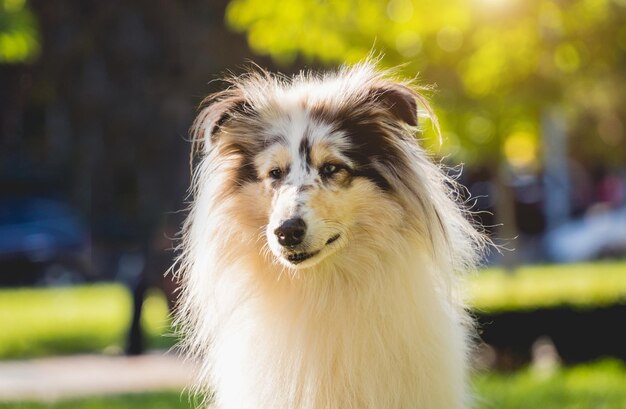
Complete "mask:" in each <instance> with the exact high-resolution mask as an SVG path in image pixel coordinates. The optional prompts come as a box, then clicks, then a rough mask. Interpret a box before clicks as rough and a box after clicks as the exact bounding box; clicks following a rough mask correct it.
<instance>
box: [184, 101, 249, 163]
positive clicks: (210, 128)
mask: <svg viewBox="0 0 626 409" xmlns="http://www.w3.org/2000/svg"><path fill="white" fill-rule="evenodd" d="M203 105H204V107H203V108H202V109H201V110H200V113H199V114H198V116H197V117H196V119H195V121H194V123H193V126H192V130H191V136H192V138H193V143H194V145H196V147H197V148H196V150H205V151H207V150H208V149H209V148H210V147H211V146H213V145H215V143H216V142H217V140H218V139H219V137H220V133H221V130H222V127H223V126H224V124H226V122H228V121H229V120H231V119H233V118H234V117H236V116H237V115H240V114H243V113H244V111H245V110H246V107H247V102H246V99H245V98H244V97H243V95H240V94H239V93H234V92H232V91H231V90H227V91H223V92H220V93H217V94H213V95H211V96H210V97H208V98H207V99H206V100H205V101H204V102H203Z"/></svg>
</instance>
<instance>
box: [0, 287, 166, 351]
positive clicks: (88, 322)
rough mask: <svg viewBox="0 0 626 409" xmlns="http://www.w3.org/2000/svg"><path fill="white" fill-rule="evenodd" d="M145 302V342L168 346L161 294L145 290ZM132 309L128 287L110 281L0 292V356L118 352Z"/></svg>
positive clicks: (155, 345)
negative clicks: (148, 292) (67, 286)
mask: <svg viewBox="0 0 626 409" xmlns="http://www.w3.org/2000/svg"><path fill="white" fill-rule="evenodd" d="M144 305H145V309H144V315H143V317H142V323H143V327H144V331H145V334H146V336H147V342H148V346H149V347H153V348H154V347H167V346H169V345H172V344H173V342H174V341H173V338H172V337H168V336H164V335H163V334H165V333H167V332H168V331H169V328H170V323H169V319H168V312H167V304H166V301H165V299H164V297H163V295H162V294H160V293H158V292H152V293H150V294H149V295H148V297H147V298H146V300H145V304H144ZM131 310H132V300H131V296H130V293H129V291H128V290H127V289H126V288H125V287H123V286H121V285H115V284H99V285H92V286H81V287H71V288H49V289H17V290H16V289H4V290H0V328H2V331H0V358H20V357H33V356H43V355H51V354H67V353H77V352H111V353H114V352H119V351H120V350H121V349H122V348H123V347H124V342H125V337H126V332H127V331H128V327H129V323H130V318H131Z"/></svg>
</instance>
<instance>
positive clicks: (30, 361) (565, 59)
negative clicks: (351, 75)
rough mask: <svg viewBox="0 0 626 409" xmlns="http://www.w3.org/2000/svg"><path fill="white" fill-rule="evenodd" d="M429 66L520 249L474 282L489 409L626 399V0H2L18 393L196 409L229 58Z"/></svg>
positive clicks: (480, 382) (63, 401) (418, 70)
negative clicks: (213, 98)
mask: <svg viewBox="0 0 626 409" xmlns="http://www.w3.org/2000/svg"><path fill="white" fill-rule="evenodd" d="M371 53H374V54H375V55H378V54H379V53H380V54H381V55H382V60H381V65H382V66H384V67H399V72H400V73H401V74H402V75H403V76H405V77H409V78H414V77H417V78H418V81H419V83H421V84H425V85H433V89H432V91H430V92H429V95H428V97H429V99H430V100H431V101H432V103H433V105H434V107H435V111H436V112H437V114H438V116H439V120H440V122H441V127H442V133H443V143H440V142H439V140H438V138H437V136H436V135H434V132H433V131H432V129H431V126H430V124H428V123H425V124H424V125H423V128H424V133H423V134H422V135H421V139H422V143H423V144H424V145H425V146H426V147H427V148H428V149H429V150H430V152H431V153H432V154H433V156H434V157H435V158H437V160H441V161H442V162H443V163H444V164H447V165H449V166H450V167H452V170H451V172H453V173H454V174H455V175H457V177H458V179H459V181H460V182H461V183H462V184H463V185H464V186H465V187H467V189H468V192H469V193H471V197H472V198H471V199H469V202H468V204H469V205H470V206H471V207H472V209H473V210H475V211H476V212H477V213H476V217H477V219H479V221H480V222H481V223H482V224H483V225H484V226H485V227H486V229H487V231H488V232H489V233H490V235H491V236H492V238H493V240H494V241H495V242H496V243H497V244H498V245H500V246H501V251H500V252H498V251H494V252H492V254H490V255H489V256H488V257H487V259H486V260H485V268H484V269H483V270H482V271H480V272H477V273H476V274H475V275H472V276H471V277H470V278H469V279H468V282H467V287H468V292H469V294H470V304H471V306H472V311H473V314H474V316H475V317H476V318H477V320H478V322H479V329H478V332H479V335H480V338H481V340H482V342H481V343H480V345H479V347H478V348H477V349H476V351H475V354H474V355H475V357H474V360H475V364H476V367H477V368H478V369H479V370H478V371H477V373H476V375H475V376H474V381H473V382H474V386H475V388H476V391H477V395H478V396H479V397H480V399H479V401H478V404H477V407H479V408H494V409H495V408H504V409H507V408H533V409H534V408H537V407H539V406H540V405H542V406H543V407H546V408H594V409H596V408H601V409H602V408H606V409H613V408H624V407H626V403H625V402H626V367H625V366H624V360H625V359H626V331H624V328H626V0H439V1H434V0H299V1H298V0H230V1H227V0H211V1H209V0H188V1H174V0H159V1H141V0H138V1H134V2H126V1H117V0H112V1H107V2H99V1H92V0H80V1H79V0H56V1H54V2H52V1H43V0H31V1H27V0H0V408H64V409H65V408H105V407H106V408H144V407H145V408H148V407H150V408H161V407H163V408H175V407H176V408H189V407H195V406H196V405H197V404H198V403H199V402H198V401H197V400H196V399H195V398H194V396H193V394H191V393H189V392H182V393H181V391H183V389H184V387H185V385H188V384H189V381H190V379H191V377H192V373H193V371H194V367H193V366H194V365H193V363H190V362H186V363H185V362H181V360H180V359H179V357H178V355H177V353H176V349H175V348H172V346H173V345H175V342H176V337H175V336H174V335H173V333H174V331H173V330H172V327H171V322H170V321H171V320H170V319H169V311H170V310H171V308H173V306H174V305H175V298H176V295H175V291H174V289H175V283H173V282H172V279H171V277H170V276H164V272H165V271H166V270H167V268H168V267H169V266H170V265H171V263H172V258H173V256H174V252H173V251H172V247H173V245H174V241H173V239H174V238H175V236H176V232H177V230H178V229H179V226H180V224H181V221H182V220H183V218H184V215H185V214H184V211H182V209H184V208H185V207H186V202H185V200H186V189H187V187H188V184H189V150H190V144H189V143H188V141H187V136H188V135H187V132H188V129H189V127H190V125H191V122H192V121H193V118H194V115H195V112H196V107H197V106H198V104H199V102H200V101H201V100H202V98H203V97H204V96H206V95H207V94H208V93H210V92H212V91H216V90H219V89H221V88H222V87H224V84H223V83H221V82H220V81H216V80H218V79H219V78H220V77H222V76H223V75H224V74H225V73H228V72H234V73H239V72H242V71H243V70H244V69H245V66H246V65H249V62H250V61H254V62H255V63H257V64H259V65H260V66H262V67H265V68H267V69H269V70H272V71H281V72H283V73H286V74H292V73H297V72H298V71H300V70H301V69H305V68H307V69H308V68H312V69H326V68H331V67H336V66H338V65H341V64H342V63H354V62H357V61H360V60H362V59H363V58H365V57H367V56H368V55H370V54H371Z"/></svg>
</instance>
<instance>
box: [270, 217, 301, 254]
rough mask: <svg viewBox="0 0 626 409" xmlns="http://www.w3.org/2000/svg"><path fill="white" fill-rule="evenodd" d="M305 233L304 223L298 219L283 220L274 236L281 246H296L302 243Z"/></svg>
mask: <svg viewBox="0 0 626 409" xmlns="http://www.w3.org/2000/svg"><path fill="white" fill-rule="evenodd" d="M305 233H306V223H305V222H304V220H302V219H301V218H299V217H294V218H293V219H288V220H285V221H284V222H283V223H282V224H281V225H280V226H278V228H277V229H276V230H274V234H275V235H276V237H278V242H279V243H280V245H281V246H286V247H290V246H297V245H298V244H300V243H302V240H303V239H304V234H305Z"/></svg>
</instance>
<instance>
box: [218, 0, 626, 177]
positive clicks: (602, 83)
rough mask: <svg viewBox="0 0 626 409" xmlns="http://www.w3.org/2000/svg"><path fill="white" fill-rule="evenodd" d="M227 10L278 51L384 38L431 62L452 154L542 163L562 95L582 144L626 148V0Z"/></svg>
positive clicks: (386, 61) (351, 51)
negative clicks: (546, 132)
mask: <svg viewBox="0 0 626 409" xmlns="http://www.w3.org/2000/svg"><path fill="white" fill-rule="evenodd" d="M226 18H227V21H228V23H229V24H230V26H231V27H232V28H234V29H236V30H239V31H246V32H247V37H248V42H249V44H250V46H251V47H252V49H253V50H254V51H256V52H258V53H261V54H269V55H271V56H272V57H273V58H274V59H275V60H277V61H278V62H282V63H289V62H291V61H292V60H294V58H295V57H296V56H297V55H302V56H303V57H304V58H305V59H306V60H308V61H312V60H319V61H321V62H323V63H325V64H334V63H338V62H344V61H346V62H355V61H358V60H361V59H363V58H365V57H366V56H367V55H368V54H369V53H370V52H371V50H372V49H374V50H379V51H381V52H383V53H384V58H383V61H382V63H383V65H385V66H396V65H401V70H402V72H403V73H404V74H408V75H415V74H417V73H420V76H421V79H422V81H424V82H426V83H435V84H436V85H437V88H438V89H437V93H436V95H435V96H434V101H435V103H436V104H437V105H438V113H439V115H440V120H441V122H442V124H443V130H444V134H445V135H444V136H445V138H444V146H443V154H447V155H453V156H455V157H456V159H459V160H463V161H465V162H468V163H477V162H478V163H486V164H491V166H494V165H496V163H497V162H499V160H500V158H505V159H506V164H507V165H510V166H512V167H514V168H531V169H533V168H536V167H538V166H539V165H540V164H539V163H538V158H539V157H540V156H539V152H538V151H539V150H540V139H539V133H540V129H541V121H542V116H543V115H545V114H546V112H547V111H548V110H550V111H551V110H552V109H553V108H554V107H559V109H560V110H561V112H562V115H563V116H564V117H565V119H567V123H568V124H569V125H570V126H569V128H570V129H569V131H568V134H569V135H570V137H571V138H575V142H576V143H575V146H574V150H576V151H578V152H579V154H580V155H582V156H583V157H584V156H589V157H590V160H595V161H598V160H602V161H604V162H605V163H607V162H613V163H618V164H619V163H623V160H624V157H626V156H625V155H626V151H625V149H626V148H625V145H626V144H624V143H623V141H624V138H625V135H624V129H625V124H624V118H626V106H625V105H626V104H624V95H626V92H625V91H626V85H625V84H626V81H625V80H626V0H558V1H554V0H533V1H523V0H472V1H466V0H446V1H435V0H389V1H383V0H324V1H322V0H232V1H231V2H230V5H229V7H228V9H227V12H226ZM426 142H427V143H429V144H432V143H434V142H436V139H435V138H428V139H427V141H426ZM494 162H496V163H494Z"/></svg>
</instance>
